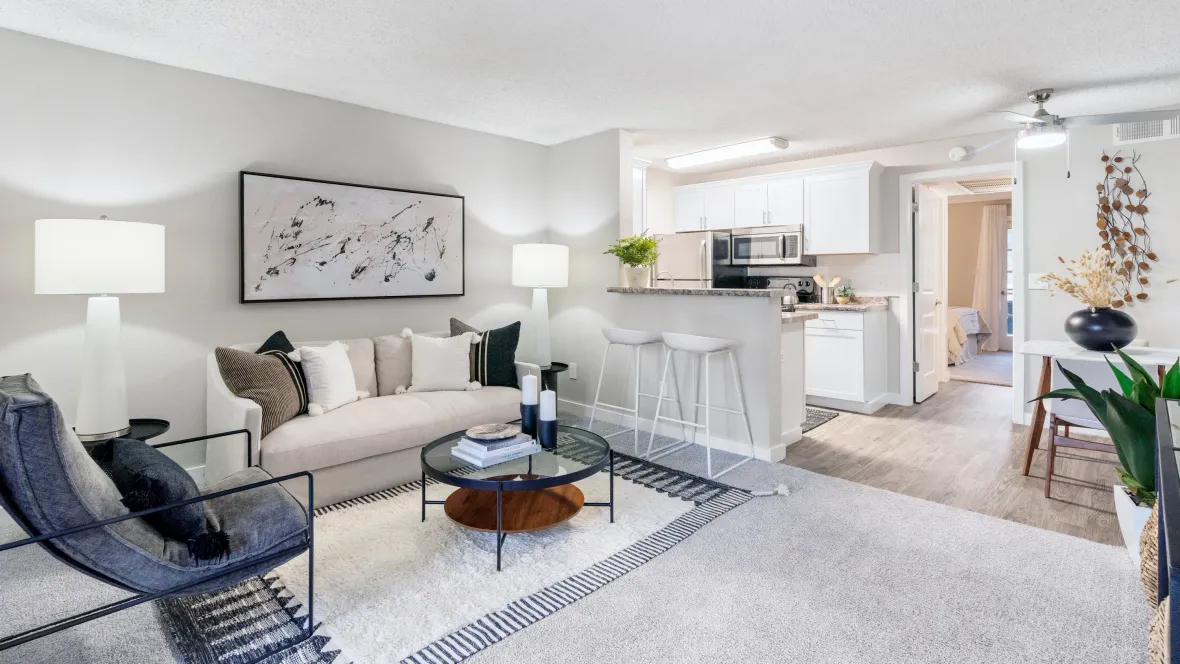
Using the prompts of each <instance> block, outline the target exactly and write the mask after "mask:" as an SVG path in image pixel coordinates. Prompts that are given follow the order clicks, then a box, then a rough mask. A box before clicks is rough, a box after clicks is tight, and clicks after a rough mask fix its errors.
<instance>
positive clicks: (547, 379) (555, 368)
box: [541, 362, 570, 394]
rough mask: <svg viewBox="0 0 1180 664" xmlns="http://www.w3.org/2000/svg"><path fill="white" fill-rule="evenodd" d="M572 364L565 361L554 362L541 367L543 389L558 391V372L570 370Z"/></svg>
mask: <svg viewBox="0 0 1180 664" xmlns="http://www.w3.org/2000/svg"><path fill="white" fill-rule="evenodd" d="M569 368H570V365H568V364H566V363H565V362H554V363H552V364H550V365H549V366H547V367H541V389H542V390H553V393H554V394H556V393H557V374H559V373H562V372H564V371H569Z"/></svg>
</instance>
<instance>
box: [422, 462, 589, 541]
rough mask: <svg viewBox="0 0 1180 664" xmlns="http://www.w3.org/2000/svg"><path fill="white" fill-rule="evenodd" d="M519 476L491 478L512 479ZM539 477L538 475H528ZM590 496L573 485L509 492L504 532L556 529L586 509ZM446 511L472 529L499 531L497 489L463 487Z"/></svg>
mask: <svg viewBox="0 0 1180 664" xmlns="http://www.w3.org/2000/svg"><path fill="white" fill-rule="evenodd" d="M516 477H517V476H516V475H504V476H501V477H493V478H488V479H492V480H503V481H510V480H514V479H515V478H516ZM525 477H526V478H527V479H535V478H536V476H535V475H532V476H525ZM585 502H586V497H585V496H584V495H583V494H582V490H581V489H579V488H578V487H576V486H574V485H573V484H564V485H562V486H555V487H552V488H549V489H536V490H534V491H509V492H507V493H505V494H504V497H503V503H504V504H503V505H502V509H503V519H502V523H501V524H500V531H501V533H503V534H506V535H510V534H512V533H531V532H533V531H537V530H544V529H546V528H552V527H553V526H556V525H557V524H559V523H561V522H563V521H569V520H570V519H572V518H574V516H575V515H576V514H577V513H578V512H581V511H582V505H583V504H585ZM443 511H444V512H446V515H447V516H448V517H450V519H451V521H454V522H455V523H457V524H459V525H460V526H463V527H465V528H470V529H472V530H481V531H483V532H487V533H494V532H496V492H495V491H484V490H480V489H459V490H457V491H455V492H453V493H451V495H449V496H447V499H446V500H445V501H444V505H443Z"/></svg>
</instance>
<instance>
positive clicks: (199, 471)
mask: <svg viewBox="0 0 1180 664" xmlns="http://www.w3.org/2000/svg"><path fill="white" fill-rule="evenodd" d="M184 472H186V473H188V474H189V477H192V478H193V481H194V482H196V483H197V486H202V485H203V483H204V482H205V467H204V466H193V467H192V468H185V469H184Z"/></svg>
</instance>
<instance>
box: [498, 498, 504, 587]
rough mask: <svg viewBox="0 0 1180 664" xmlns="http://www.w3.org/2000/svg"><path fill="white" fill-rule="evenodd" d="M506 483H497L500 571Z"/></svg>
mask: <svg viewBox="0 0 1180 664" xmlns="http://www.w3.org/2000/svg"><path fill="white" fill-rule="evenodd" d="M503 510H504V485H503V484H497V485H496V571H497V572H499V571H500V550H501V549H502V548H503V547H504V537H503V535H502V533H503V529H504V525H503V519H504V512H503Z"/></svg>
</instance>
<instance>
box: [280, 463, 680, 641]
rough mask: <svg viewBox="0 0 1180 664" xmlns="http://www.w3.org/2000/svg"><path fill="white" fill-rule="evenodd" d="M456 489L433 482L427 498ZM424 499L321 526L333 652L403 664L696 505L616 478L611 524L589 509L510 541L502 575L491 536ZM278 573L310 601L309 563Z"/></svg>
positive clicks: (321, 612) (382, 503) (361, 511)
mask: <svg viewBox="0 0 1180 664" xmlns="http://www.w3.org/2000/svg"><path fill="white" fill-rule="evenodd" d="M607 479H608V478H607V475H606V474H605V473H599V474H598V475H595V476H593V477H590V478H587V479H586V480H583V481H581V482H578V483H577V485H578V487H579V488H580V489H581V490H582V492H583V493H584V494H585V496H586V500H587V501H606V500H607V496H608V486H607ZM453 490H454V487H451V486H445V485H435V484H431V485H430V486H428V487H427V497H428V498H429V499H430V500H442V499H443V498H445V497H446V495H447V494H449V493H450V492H451V491H453ZM420 501H421V492H420V490H415V491H408V492H405V493H402V494H400V495H397V496H396V497H393V498H390V499H387V500H378V501H375V502H372V503H369V504H361V505H354V506H351V507H348V508H347V509H342V510H338V511H329V512H327V513H325V514H322V515H321V516H317V517H316V524H315V529H316V532H315V543H316V555H315V564H316V584H315V585H316V594H315V600H316V601H315V606H316V619H317V621H323V628H322V630H321V633H322V634H324V635H327V636H330V637H331V647H332V648H333V649H340V650H341V651H342V654H343V655H344V658H345V659H352V660H353V661H356V662H396V661H399V660H402V659H403V658H406V657H410V656H412V655H413V654H414V653H416V652H418V651H419V650H421V649H422V648H424V647H426V646H428V645H430V644H431V643H433V642H435V641H436V640H438V639H441V638H443V637H444V636H447V635H448V634H451V633H452V632H454V631H455V630H457V629H460V628H462V627H464V626H465V625H468V624H469V623H472V622H473V621H475V620H477V619H479V618H481V617H483V616H485V615H487V614H489V613H490V612H494V611H497V610H499V609H501V608H503V607H505V605H507V604H509V603H511V602H514V601H516V600H518V599H520V598H522V597H525V596H527V595H530V594H532V593H535V592H537V591H540V590H543V589H545V588H546V587H548V586H551V585H552V584H555V583H557V582H559V581H562V580H563V579H566V578H567V577H570V576H571V575H574V574H576V573H579V572H582V571H583V570H586V569H587V568H589V567H591V566H592V565H594V564H595V563H598V562H600V561H603V560H605V559H607V558H608V557H610V556H612V555H614V554H616V553H618V552H620V551H622V550H623V549H625V548H627V547H628V546H630V545H632V544H634V543H635V542H637V541H639V540H641V539H643V538H645V537H647V536H649V535H651V534H653V533H655V532H656V531H658V530H660V529H661V528H663V527H664V526H666V525H668V524H670V523H672V522H673V521H674V520H676V519H677V518H678V517H681V516H682V515H684V514H686V513H687V512H689V511H690V510H692V509H693V508H694V507H695V505H694V503H693V502H692V501H689V500H683V499H681V498H676V497H671V496H668V495H666V494H663V493H660V492H658V491H656V490H654V489H651V488H648V487H645V486H642V485H639V484H635V483H633V482H630V481H628V480H625V479H623V478H621V477H616V478H615V522H614V523H613V524H611V523H610V522H609V512H608V509H607V508H604V507H585V508H583V509H582V511H581V512H580V513H578V515H577V516H575V517H574V518H572V519H570V520H569V521H567V522H565V523H563V524H561V525H558V526H556V527H554V528H551V529H549V530H543V531H540V532H536V533H525V534H514V535H509V536H508V538H507V539H506V540H505V541H504V550H503V571H500V572H497V571H496V543H495V539H496V536H495V533H482V532H475V531H471V530H468V529H466V528H463V527H461V526H459V525H457V524H455V523H453V522H452V521H451V520H450V519H448V518H447V516H446V515H445V514H444V513H443V508H442V506H441V505H428V506H427V511H426V521H425V522H422V521H421V502H420ZM277 574H278V576H279V577H280V579H281V582H282V584H283V585H285V586H286V587H287V588H288V589H290V590H291V591H292V592H293V593H294V594H295V595H296V598H297V599H298V600H299V601H300V602H302V603H305V602H306V599H307V598H306V597H305V594H306V592H307V590H306V589H307V558H306V556H301V557H299V558H297V559H295V560H293V561H291V562H290V563H287V564H286V565H284V566H282V567H280V568H279V569H278V570H277Z"/></svg>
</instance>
